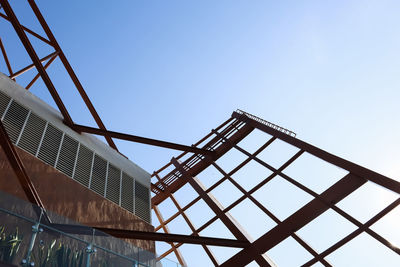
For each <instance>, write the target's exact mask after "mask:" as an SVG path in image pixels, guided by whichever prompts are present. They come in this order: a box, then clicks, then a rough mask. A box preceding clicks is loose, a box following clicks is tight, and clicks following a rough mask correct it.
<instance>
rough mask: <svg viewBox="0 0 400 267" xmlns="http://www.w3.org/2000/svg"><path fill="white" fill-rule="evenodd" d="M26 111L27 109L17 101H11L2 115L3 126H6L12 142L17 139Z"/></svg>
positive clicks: (27, 111)
mask: <svg viewBox="0 0 400 267" xmlns="http://www.w3.org/2000/svg"><path fill="white" fill-rule="evenodd" d="M28 113H29V110H27V109H26V108H24V107H23V106H21V105H20V104H18V103H17V102H15V101H12V102H11V105H10V107H9V108H8V110H7V112H6V114H5V116H4V120H3V123H4V127H5V128H6V131H7V133H8V135H9V136H10V139H11V141H12V142H13V143H14V144H15V143H16V142H17V140H18V137H19V135H20V133H21V130H22V127H23V126H24V123H25V120H26V117H27V116H28Z"/></svg>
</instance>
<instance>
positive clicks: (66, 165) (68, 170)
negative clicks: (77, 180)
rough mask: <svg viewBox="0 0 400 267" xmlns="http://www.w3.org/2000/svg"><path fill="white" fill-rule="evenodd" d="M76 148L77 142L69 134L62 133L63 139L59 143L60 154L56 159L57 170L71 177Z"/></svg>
mask: <svg viewBox="0 0 400 267" xmlns="http://www.w3.org/2000/svg"><path fill="white" fill-rule="evenodd" d="M77 150H78V142H77V141H76V140H74V139H72V138H71V137H70V136H68V135H64V139H63V142H62V144H61V150H60V155H59V157H58V161H57V166H56V168H57V170H59V171H61V172H63V173H65V174H66V175H68V176H69V177H72V172H73V171H74V164H75V158H76V152H77Z"/></svg>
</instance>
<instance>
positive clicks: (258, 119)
mask: <svg viewBox="0 0 400 267" xmlns="http://www.w3.org/2000/svg"><path fill="white" fill-rule="evenodd" d="M235 112H236V113H239V114H241V115H245V116H246V117H248V118H249V119H252V120H255V121H258V122H260V123H262V124H264V125H267V126H268V127H271V128H273V129H275V130H277V131H280V132H282V133H285V134H287V135H290V136H293V137H296V133H295V132H292V131H290V130H288V129H286V128H283V127H281V126H279V125H276V124H274V123H272V122H269V121H266V120H264V119H261V118H259V117H257V116H255V115H253V114H250V113H247V112H246V111H243V110H241V109H237V110H236V111H235Z"/></svg>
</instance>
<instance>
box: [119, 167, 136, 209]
mask: <svg viewBox="0 0 400 267" xmlns="http://www.w3.org/2000/svg"><path fill="white" fill-rule="evenodd" d="M133 186H134V181H133V178H132V177H130V176H129V175H127V174H126V173H124V172H123V173H122V186H121V191H122V192H121V206H122V207H123V208H124V209H127V210H129V211H130V212H134V210H133V208H134V206H133V205H134V195H133V192H134V187H133Z"/></svg>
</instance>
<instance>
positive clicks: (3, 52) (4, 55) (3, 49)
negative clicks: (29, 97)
mask: <svg viewBox="0 0 400 267" xmlns="http://www.w3.org/2000/svg"><path fill="white" fill-rule="evenodd" d="M0 49H1V52H2V54H3V58H4V61H5V62H6V65H7V69H8V72H9V73H10V75H12V74H13V71H12V68H11V64H10V61H9V60H8V56H7V53H6V49H5V48H4V45H3V42H2V41H1V38H0ZM13 80H14V81H15V79H13Z"/></svg>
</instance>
